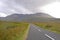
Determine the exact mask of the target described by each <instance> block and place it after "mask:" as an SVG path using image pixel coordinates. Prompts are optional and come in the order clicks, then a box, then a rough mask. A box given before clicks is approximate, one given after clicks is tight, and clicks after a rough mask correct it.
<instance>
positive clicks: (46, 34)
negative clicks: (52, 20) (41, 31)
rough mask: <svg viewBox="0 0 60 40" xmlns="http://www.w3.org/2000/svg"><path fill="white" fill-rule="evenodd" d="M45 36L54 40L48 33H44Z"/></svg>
mask: <svg viewBox="0 0 60 40" xmlns="http://www.w3.org/2000/svg"><path fill="white" fill-rule="evenodd" d="M45 36H47V37H48V38H50V39H51V40H55V39H54V38H52V37H50V36H49V35H47V34H45Z"/></svg>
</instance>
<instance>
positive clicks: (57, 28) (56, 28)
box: [34, 22, 60, 33]
mask: <svg viewBox="0 0 60 40" xmlns="http://www.w3.org/2000/svg"><path fill="white" fill-rule="evenodd" d="M34 24H36V25H38V26H40V27H41V28H44V29H47V30H50V31H53V32H57V33H60V23H58V22H39V23H38V22H37V23H34Z"/></svg>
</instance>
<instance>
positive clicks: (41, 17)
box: [0, 13, 55, 22]
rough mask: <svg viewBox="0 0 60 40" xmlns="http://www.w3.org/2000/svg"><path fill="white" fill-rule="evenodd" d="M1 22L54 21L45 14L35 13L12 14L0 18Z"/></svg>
mask: <svg viewBox="0 0 60 40" xmlns="http://www.w3.org/2000/svg"><path fill="white" fill-rule="evenodd" d="M0 20H2V21H15V22H21V21H26V22H43V21H51V20H55V18H54V17H52V16H50V15H48V14H45V13H36V14H12V15H9V16H7V17H0Z"/></svg>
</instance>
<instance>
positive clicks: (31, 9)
mask: <svg viewBox="0 0 60 40" xmlns="http://www.w3.org/2000/svg"><path fill="white" fill-rule="evenodd" d="M56 1H57V2H58V1H59V0H0V17H6V16H7V15H11V14H15V13H18V14H33V13H36V12H45V13H47V14H50V15H52V16H54V17H56V18H60V16H58V15H60V14H57V13H55V12H54V13H53V12H52V13H51V9H53V7H54V6H56V5H57V4H59V3H60V2H59V3H57V4H56V3H55V2H56ZM55 4H56V5H55ZM52 5H54V6H53V7H52ZM50 6H51V7H50ZM58 6H59V5H57V6H56V7H58ZM47 7H48V9H49V11H47V10H48V9H47ZM56 9H57V8H56ZM58 9H59V8H58ZM58 9H57V10H58ZM53 11H56V10H53Z"/></svg>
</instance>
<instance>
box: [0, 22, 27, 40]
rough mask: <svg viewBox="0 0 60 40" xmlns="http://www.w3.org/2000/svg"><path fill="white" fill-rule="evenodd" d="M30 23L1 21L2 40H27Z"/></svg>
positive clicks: (0, 35)
mask: <svg viewBox="0 0 60 40" xmlns="http://www.w3.org/2000/svg"><path fill="white" fill-rule="evenodd" d="M27 30H28V23H23V22H21V23H18V22H3V21H0V40H25V37H24V36H26V35H25V34H26V31H27Z"/></svg>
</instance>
